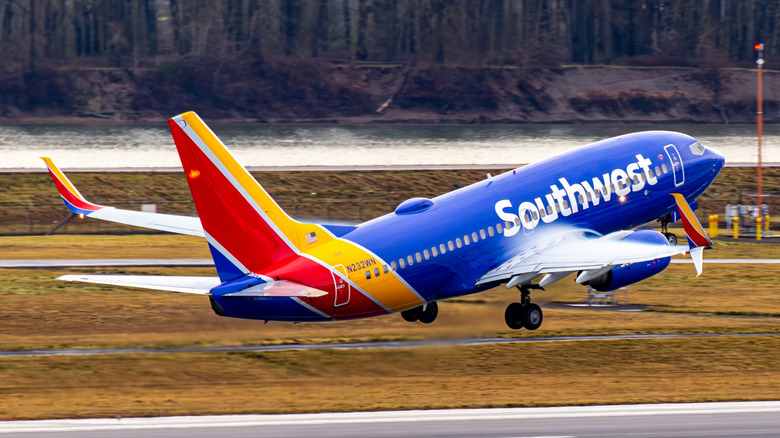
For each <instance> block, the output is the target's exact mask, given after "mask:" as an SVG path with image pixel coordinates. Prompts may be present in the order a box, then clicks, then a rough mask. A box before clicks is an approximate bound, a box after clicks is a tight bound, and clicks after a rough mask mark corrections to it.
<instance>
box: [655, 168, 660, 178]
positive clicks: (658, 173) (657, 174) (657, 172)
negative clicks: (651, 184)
mask: <svg viewBox="0 0 780 438" xmlns="http://www.w3.org/2000/svg"><path fill="white" fill-rule="evenodd" d="M655 176H661V168H660V167H658V166H655Z"/></svg>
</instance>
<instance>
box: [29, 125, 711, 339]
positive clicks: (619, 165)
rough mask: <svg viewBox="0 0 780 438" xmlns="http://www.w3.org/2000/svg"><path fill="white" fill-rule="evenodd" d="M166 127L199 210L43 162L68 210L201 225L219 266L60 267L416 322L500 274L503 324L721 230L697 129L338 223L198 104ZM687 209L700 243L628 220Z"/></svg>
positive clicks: (242, 309)
mask: <svg viewBox="0 0 780 438" xmlns="http://www.w3.org/2000/svg"><path fill="white" fill-rule="evenodd" d="M168 123H169V125H170V129H171V133H172V134H173V140H174V142H175V144H176V148H177V149H178V152H179V156H180V158H181V162H182V166H183V168H184V175H185V176H186V178H187V182H188V183H189V187H190V191H191V192H192V198H193V200H194V202H195V206H196V208H197V211H198V215H199V217H185V216H175V215H165V214H154V213H145V212H139V211H130V210H120V209H116V208H113V207H107V206H102V205H96V204H93V203H90V202H89V201H87V200H86V199H85V198H84V197H83V196H82V195H81V194H80V193H79V191H78V190H77V189H76V188H75V187H74V186H73V184H72V183H71V182H70V181H69V180H68V178H67V177H66V176H65V175H64V174H63V173H62V172H61V171H60V169H58V168H57V167H56V166H55V165H54V163H53V162H52V160H51V159H49V158H44V160H45V161H46V164H47V165H48V168H49V172H50V174H51V176H52V177H53V179H54V182H55V184H56V186H57V189H58V190H59V193H60V195H61V196H62V198H63V200H64V201H65V205H66V206H67V207H68V208H69V209H70V210H71V211H72V212H73V213H76V214H81V215H84V216H87V217H90V218H96V219H102V220H107V221H112V222H118V223H122V224H129V225H135V226H140V227H146V228H151V229H155V230H163V231H168V232H173V233H181V234H189V235H194V236H203V237H205V238H206V240H207V242H208V245H209V248H210V250H211V254H212V256H213V259H214V265H215V267H216V271H217V275H218V276H217V277H166V276H137V275H128V276H119V275H65V276H62V277H60V279H61V280H67V281H83V282H88V283H100V284H110V285H120V286H131V287H140V288H148V289H156V290H163V291H173V292H185V293H192V294H200V295H205V296H208V297H209V300H210V301H211V307H212V308H213V309H214V312H216V313H217V314H218V315H222V316H230V317H236V318H250V319H258V320H275V321H293V322H309V321H330V320H346V319H356V318H367V317H372V316H378V315H385V314H388V313H393V312H401V315H402V316H403V318H404V319H405V320H407V321H410V322H414V321H420V322H423V323H431V322H433V321H434V319H436V316H437V314H438V306H437V301H439V300H445V299H448V298H452V297H457V296H462V295H467V294H473V293H476V292H480V291H484V290H486V289H490V288H493V287H496V286H498V285H500V284H503V283H505V284H506V287H507V288H514V287H517V288H518V289H519V293H518V295H519V299H518V301H519V302H516V303H512V304H509V306H508V307H507V309H506V312H505V320H506V323H507V325H508V326H509V327H511V328H513V329H520V328H526V329H528V330H535V329H537V328H539V326H540V325H541V324H542V318H543V315H542V310H541V308H540V307H539V306H538V305H537V304H535V303H532V302H531V297H530V294H531V291H533V290H543V288H544V287H545V286H547V285H549V284H551V283H553V282H555V281H559V280H561V279H563V278H565V277H567V276H569V275H570V274H575V275H574V279H575V280H574V282H575V283H578V284H581V285H588V286H590V287H592V288H594V289H596V290H599V291H610V290H614V289H617V288H620V287H623V286H626V285H629V284H632V283H635V282H638V281H641V280H644V279H646V278H648V277H650V276H653V275H655V274H657V273H659V272H661V271H663V270H664V269H665V268H666V267H667V266H668V265H669V258H670V256H672V255H675V254H682V253H686V252H690V253H691V257H692V258H693V260H694V262H695V267H696V270H697V273H701V260H702V250H703V249H705V248H708V247H710V245H711V241H710V239H709V237H707V235H706V233H705V232H704V230H703V228H702V227H701V224H700V223H699V222H698V220H697V219H696V216H695V215H694V214H693V211H692V208H691V205H693V206H694V207H695V206H696V204H695V200H696V198H697V197H698V196H699V195H701V194H702V193H703V192H704V191H705V190H706V189H707V187H708V186H709V185H710V183H712V181H713V180H714V179H715V177H716V176H717V175H718V173H719V172H720V170H721V168H722V167H723V163H724V160H723V157H722V156H721V155H719V154H718V153H717V152H715V151H713V150H712V149H709V148H706V147H703V146H702V145H701V144H700V143H699V142H697V141H696V140H695V139H693V138H691V137H689V136H687V135H684V134H680V133H676V132H666V131H651V132H639V133H634V134H628V135H623V136H620V137H615V138H612V139H609V140H604V141H601V142H597V143H593V144H590V145H587V146H583V147H581V148H578V149H575V150H572V151H569V152H567V153H564V154H561V155H559V156H556V157H554V158H550V159H548V160H544V161H541V162H539V163H536V164H532V165H528V166H524V167H520V168H518V169H515V170H512V171H509V172H506V173H504V174H502V175H498V176H490V175H488V177H487V179H485V180H482V181H479V182H476V183H474V184H472V185H470V186H468V187H463V188H460V189H458V190H455V191H453V192H450V193H446V194H444V195H441V196H438V197H436V198H433V199H427V198H412V199H408V200H406V201H404V202H402V203H401V204H400V205H399V206H398V207H397V208H396V209H395V211H394V212H392V213H389V214H386V215H384V216H381V217H378V218H376V219H373V220H370V221H368V222H365V223H362V224H359V225H356V226H331V225H321V224H316V223H308V222H300V221H297V220H295V219H293V218H291V217H290V216H288V215H287V214H286V213H285V212H284V211H283V210H282V209H281V208H280V207H279V206H278V205H277V204H276V202H274V200H273V199H272V198H271V197H270V196H269V195H268V193H267V192H266V191H265V190H264V189H263V188H262V187H261V186H260V184H258V182H257V181H256V180H255V178H254V177H252V176H251V175H250V174H249V172H247V171H246V170H245V169H244V168H243V167H242V166H241V165H239V164H238V162H237V161H236V159H235V158H234V157H233V155H231V153H230V152H229V151H228V149H227V148H226V147H225V146H224V145H223V144H222V142H221V141H220V140H219V139H218V138H217V137H216V135H214V133H213V132H212V131H211V130H210V129H209V128H208V127H207V126H206V125H205V123H204V122H203V121H202V120H201V119H200V118H199V117H198V116H197V115H196V114H195V113H192V112H190V113H185V114H182V115H179V116H176V117H174V118H172V119H170V120H169V122H168ZM689 203H690V204H689ZM676 218H679V219H680V220H682V222H683V226H684V229H685V233H686V235H687V237H688V243H689V245H670V243H669V240H671V239H670V238H671V237H673V235H670V234H668V233H666V235H665V234H663V233H660V232H658V231H654V230H650V229H640V230H636V231H634V230H633V229H634V228H636V227H638V226H641V225H642V224H645V223H648V222H650V221H653V220H657V219H660V220H661V221H662V223H663V224H664V225H665V224H666V223H668V222H669V221H670V220H674V219H676ZM674 240H675V243H676V239H674Z"/></svg>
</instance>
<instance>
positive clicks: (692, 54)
mask: <svg viewBox="0 0 780 438" xmlns="http://www.w3.org/2000/svg"><path fill="white" fill-rule="evenodd" d="M779 26H780V2H778V1H777V0H446V1H445V0H0V53H2V54H3V65H2V66H0V71H2V70H6V71H30V70H35V69H36V68H39V67H40V66H47V67H51V66H64V67H70V66H83V65H90V66H99V67H122V68H138V67H139V66H140V67H143V66H149V65H150V63H151V65H155V64H154V63H159V62H160V60H161V59H162V60H169V61H176V60H178V59H183V58H188V59H192V58H195V59H200V58H211V57H221V56H227V57H237V58H241V59H251V60H259V61H263V62H265V61H270V60H272V59H275V58H278V57H294V58H298V59H320V60H325V61H339V62H346V63H350V62H376V63H428V64H433V65H436V64H448V65H467V66H504V65H519V66H523V65H557V64H570V63H574V64H641V63H646V64H648V65H658V64H666V65H670V64H671V65H680V64H683V65H705V66H707V65H710V66H721V65H740V64H741V65H747V64H748V63H749V62H751V61H752V60H753V59H754V58H755V54H754V51H753V45H754V44H755V43H757V42H763V43H764V44H765V47H766V51H765V55H766V57H767V58H768V59H769V60H771V59H772V57H773V56H774V55H777V54H778V51H779V50H780V41H778V40H779V39H780V28H779Z"/></svg>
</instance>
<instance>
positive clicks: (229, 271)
mask: <svg viewBox="0 0 780 438" xmlns="http://www.w3.org/2000/svg"><path fill="white" fill-rule="evenodd" d="M209 250H211V258H212V259H214V266H216V268H217V275H219V279H220V280H222V282H223V283H224V282H226V281H229V280H232V279H234V278H237V277H240V276H242V275H244V273H243V272H242V271H241V269H239V268H238V267H237V266H236V265H234V264H233V262H231V261H230V260H228V259H227V258H226V257H225V256H223V255H222V253H221V252H219V251H217V249H216V248H214V247H213V246H211V244H209Z"/></svg>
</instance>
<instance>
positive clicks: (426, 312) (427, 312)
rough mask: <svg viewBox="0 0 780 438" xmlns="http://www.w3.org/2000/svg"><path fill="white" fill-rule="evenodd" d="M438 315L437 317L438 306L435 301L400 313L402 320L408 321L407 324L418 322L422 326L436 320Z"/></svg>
mask: <svg viewBox="0 0 780 438" xmlns="http://www.w3.org/2000/svg"><path fill="white" fill-rule="evenodd" d="M438 315H439V304H437V303H436V301H431V302H430V303H427V304H423V305H422V306H418V307H415V308H412V309H409V310H404V311H403V312H401V316H402V317H403V318H404V321H409V322H416V321H420V322H421V323H423V324H430V323H432V322H433V321H435V320H436V317H437V316H438Z"/></svg>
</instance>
